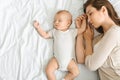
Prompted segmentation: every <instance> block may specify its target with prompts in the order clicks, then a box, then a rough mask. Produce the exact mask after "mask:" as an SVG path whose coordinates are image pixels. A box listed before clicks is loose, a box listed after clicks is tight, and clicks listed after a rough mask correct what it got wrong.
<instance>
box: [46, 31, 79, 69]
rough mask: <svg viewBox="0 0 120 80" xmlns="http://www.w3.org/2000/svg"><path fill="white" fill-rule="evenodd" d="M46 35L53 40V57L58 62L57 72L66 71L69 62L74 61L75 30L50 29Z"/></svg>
mask: <svg viewBox="0 0 120 80" xmlns="http://www.w3.org/2000/svg"><path fill="white" fill-rule="evenodd" d="M48 33H49V34H50V36H51V37H52V38H53V39H54V56H55V58H56V59H57V61H58V64H59V70H64V71H67V66H68V64H69V62H70V61H71V60H72V59H74V60H75V38H76V36H77V29H69V30H67V31H60V30H56V29H52V30H50V31H49V32H48Z"/></svg>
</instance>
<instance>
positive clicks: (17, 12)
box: [0, 0, 98, 80]
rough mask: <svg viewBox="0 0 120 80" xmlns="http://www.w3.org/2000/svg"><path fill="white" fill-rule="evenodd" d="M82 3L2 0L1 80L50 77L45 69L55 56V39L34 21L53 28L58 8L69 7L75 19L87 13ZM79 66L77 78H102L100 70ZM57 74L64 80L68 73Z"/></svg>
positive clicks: (0, 20) (54, 0) (0, 26)
mask: <svg viewBox="0 0 120 80" xmlns="http://www.w3.org/2000/svg"><path fill="white" fill-rule="evenodd" d="M82 4H83V0H52V1H51V0H0V80H47V78H46V75H45V71H44V70H45V66H46V64H47V62H48V60H49V59H50V58H51V57H52V56H53V50H52V45H53V41H52V39H49V40H46V39H43V38H42V37H40V36H39V35H38V33H37V32H36V30H35V29H34V28H33V25H32V23H33V20H38V21H39V22H40V24H41V26H42V28H43V29H44V30H46V31H47V30H49V29H51V28H53V26H52V22H53V17H54V14H55V12H56V11H58V10H61V9H66V10H69V11H70V12H71V13H72V15H73V20H74V19H75V18H76V17H77V16H78V15H80V14H82V13H83V8H82ZM72 27H74V23H73V24H72ZM78 66H79V69H80V75H79V76H78V77H77V78H76V79H75V80H98V75H97V73H96V72H91V71H89V70H87V68H86V67H85V66H84V65H83V64H79V65H78ZM55 74H56V76H57V80H61V78H62V77H63V76H64V75H65V74H66V73H65V72H60V71H56V72H55ZM88 75H89V76H88Z"/></svg>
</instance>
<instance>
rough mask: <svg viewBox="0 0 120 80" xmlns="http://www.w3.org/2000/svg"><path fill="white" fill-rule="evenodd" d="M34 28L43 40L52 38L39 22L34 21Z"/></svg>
mask: <svg viewBox="0 0 120 80" xmlns="http://www.w3.org/2000/svg"><path fill="white" fill-rule="evenodd" d="M33 26H34V27H35V29H36V30H37V32H38V33H39V34H40V35H41V36H42V37H43V38H50V35H49V34H48V33H47V32H45V31H44V30H43V29H42V28H41V26H40V25H39V23H38V22H37V21H34V23H33Z"/></svg>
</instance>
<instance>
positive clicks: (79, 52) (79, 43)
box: [76, 34, 85, 63]
mask: <svg viewBox="0 0 120 80" xmlns="http://www.w3.org/2000/svg"><path fill="white" fill-rule="evenodd" d="M76 58H77V62H78V63H84V62H85V55H84V44H83V35H82V34H79V35H78V36H77V38H76Z"/></svg>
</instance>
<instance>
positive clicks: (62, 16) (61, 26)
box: [54, 13, 71, 31]
mask: <svg viewBox="0 0 120 80" xmlns="http://www.w3.org/2000/svg"><path fill="white" fill-rule="evenodd" d="M68 17H69V15H68V14H66V13H59V14H56V15H55V18H54V28H56V29H58V30H61V31H65V30H67V29H68V28H69V26H70V24H71V20H70V19H69V18H68Z"/></svg>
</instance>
